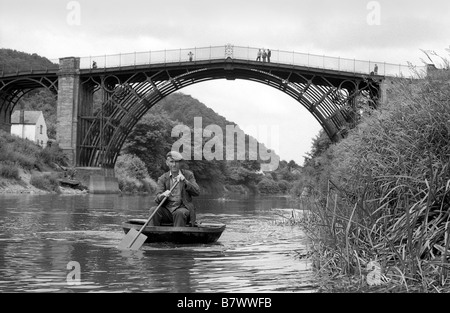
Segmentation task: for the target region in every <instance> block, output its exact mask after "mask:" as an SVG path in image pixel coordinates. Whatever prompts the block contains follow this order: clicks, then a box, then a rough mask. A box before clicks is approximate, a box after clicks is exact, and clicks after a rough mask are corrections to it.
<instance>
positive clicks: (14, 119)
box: [11, 110, 42, 124]
mask: <svg viewBox="0 0 450 313" xmlns="http://www.w3.org/2000/svg"><path fill="white" fill-rule="evenodd" d="M41 114H42V111H25V114H24V119H25V121H24V122H25V124H36V123H37V120H38V118H39V116H40V115H41ZM19 119H20V110H17V111H14V112H13V114H11V124H20V121H19Z"/></svg>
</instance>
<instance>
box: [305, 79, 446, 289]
mask: <svg viewBox="0 0 450 313" xmlns="http://www.w3.org/2000/svg"><path fill="white" fill-rule="evenodd" d="M449 87H450V71H448V70H439V71H438V72H436V75H429V76H428V77H427V78H424V79H422V80H416V81H411V80H406V79H405V80H401V79H399V80H396V81H392V82H390V88H389V96H388V98H389V102H388V103H387V104H386V105H385V106H383V107H381V108H379V109H378V110H375V111H374V110H370V109H368V108H366V111H365V115H366V116H365V117H364V118H363V120H362V122H361V124H360V125H359V127H358V128H357V129H355V130H353V131H351V132H350V134H349V136H348V137H347V138H346V139H345V140H342V141H341V142H340V143H338V144H336V145H334V146H331V147H330V148H329V151H327V154H328V156H329V158H331V160H332V162H330V163H329V165H327V167H326V168H322V169H321V172H322V174H323V172H326V173H327V175H322V176H324V177H325V176H326V177H327V179H322V180H320V181H318V183H317V184H316V186H314V187H315V188H314V193H313V195H312V196H311V197H310V198H309V199H306V200H305V199H304V200H302V201H304V202H305V203H304V206H305V208H308V209H309V210H308V211H307V213H306V214H304V215H303V216H302V220H301V225H302V227H304V228H305V230H306V233H307V234H308V236H309V237H310V238H311V248H312V250H313V251H314V256H313V258H314V266H315V269H316V270H317V273H318V275H319V277H320V279H321V280H323V282H324V283H323V284H322V286H323V287H322V291H344V292H351V291H357V292H366V291H367V292H372V291H375V292H448V291H450V277H449V269H450V263H449V260H450V249H449V248H450V227H449V226H450V214H449V213H450V88H449ZM373 262H377V264H379V266H380V271H379V272H380V277H378V278H377V279H378V280H377V284H376V285H375V284H373V282H371V283H369V280H368V277H369V275H372V274H373V272H374V271H373V268H372V267H370V266H372V265H373Z"/></svg>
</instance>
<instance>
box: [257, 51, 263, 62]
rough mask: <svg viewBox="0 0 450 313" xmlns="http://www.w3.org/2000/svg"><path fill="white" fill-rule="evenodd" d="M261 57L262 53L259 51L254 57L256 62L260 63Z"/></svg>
mask: <svg viewBox="0 0 450 313" xmlns="http://www.w3.org/2000/svg"><path fill="white" fill-rule="evenodd" d="M261 55H262V52H261V49H259V50H258V54H257V56H256V61H261Z"/></svg>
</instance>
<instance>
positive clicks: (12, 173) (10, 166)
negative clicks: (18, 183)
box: [0, 161, 20, 179]
mask: <svg viewBox="0 0 450 313" xmlns="http://www.w3.org/2000/svg"><path fill="white" fill-rule="evenodd" d="M0 177H4V178H8V179H19V178H20V177H19V168H18V167H17V165H16V164H14V163H13V162H11V161H2V162H0Z"/></svg>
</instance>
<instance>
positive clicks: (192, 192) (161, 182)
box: [155, 170, 200, 225]
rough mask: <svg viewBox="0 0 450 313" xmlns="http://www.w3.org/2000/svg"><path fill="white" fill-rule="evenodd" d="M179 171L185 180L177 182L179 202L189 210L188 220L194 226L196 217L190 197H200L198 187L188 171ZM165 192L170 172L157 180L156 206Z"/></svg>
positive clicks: (167, 188)
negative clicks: (179, 194)
mask: <svg viewBox="0 0 450 313" xmlns="http://www.w3.org/2000/svg"><path fill="white" fill-rule="evenodd" d="M180 171H181V173H182V174H183V175H184V177H185V178H186V179H185V181H183V182H179V184H181V202H182V203H183V205H184V206H185V207H186V208H187V209H188V210H189V220H190V223H191V225H194V224H195V220H196V218H197V217H196V214H195V207H194V203H192V197H193V196H194V197H195V196H198V195H200V187H199V186H198V185H197V182H196V181H195V177H194V173H192V172H191V171H188V170H180ZM166 190H170V171H169V172H167V173H164V174H162V175H161V176H160V177H159V178H158V188H157V190H156V198H155V202H156V203H157V204H159V203H160V202H161V201H162V199H159V195H160V194H162V193H163V192H164V191H166ZM163 199H164V198H163Z"/></svg>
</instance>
